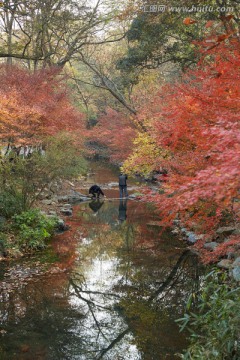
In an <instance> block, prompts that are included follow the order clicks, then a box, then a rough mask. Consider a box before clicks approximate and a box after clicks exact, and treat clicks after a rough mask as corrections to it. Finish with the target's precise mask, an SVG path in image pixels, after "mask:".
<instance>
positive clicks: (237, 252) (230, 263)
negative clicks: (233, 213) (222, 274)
mask: <svg viewBox="0 0 240 360" xmlns="http://www.w3.org/2000/svg"><path fill="white" fill-rule="evenodd" d="M172 233H174V234H179V235H180V236H181V237H182V239H183V240H184V241H186V243H187V244H188V245H189V249H190V250H191V251H192V252H194V253H195V254H198V255H200V252H199V250H197V249H196V247H193V246H192V245H195V244H196V243H197V242H198V241H201V242H203V249H204V250H206V251H208V252H216V253H217V252H218V249H219V247H220V246H221V245H222V244H224V245H226V246H228V244H229V245H230V250H229V251H228V252H227V254H226V255H223V256H221V253H220V255H219V258H218V259H217V260H216V261H215V262H214V264H215V265H216V266H217V267H218V268H219V269H223V270H226V271H228V272H229V275H230V277H231V278H232V279H234V280H235V281H236V282H240V243H238V244H234V245H232V246H231V240H232V238H231V236H232V235H239V234H240V226H239V225H229V226H222V227H219V228H218V229H217V230H216V231H215V233H214V234H213V235H211V236H210V235H206V234H196V233H195V232H194V231H189V230H188V229H187V228H186V227H183V226H182V225H181V223H180V221H179V220H174V228H173V230H172Z"/></svg>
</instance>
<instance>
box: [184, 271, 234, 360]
mask: <svg viewBox="0 0 240 360" xmlns="http://www.w3.org/2000/svg"><path fill="white" fill-rule="evenodd" d="M239 298H240V288H234V287H232V286H231V284H228V283H227V282H226V275H225V274H221V273H220V272H218V271H213V272H211V273H210V274H208V275H207V276H206V279H205V284H204V287H203V289H202V290H201V293H200V294H199V295H198V296H197V299H196V300H197V302H196V304H195V306H196V308H195V311H194V312H190V311H189V310H190V308H193V298H191V299H189V302H188V312H187V313H186V314H185V315H184V317H183V318H182V319H179V320H177V321H178V322H180V324H181V330H183V329H184V328H185V327H187V328H188V330H189V331H190V333H191V336H190V340H191V345H190V347H189V348H188V350H187V351H186V353H185V354H183V355H182V359H184V360H198V359H199V360H239V359H240V330H239V329H240V302H239Z"/></svg>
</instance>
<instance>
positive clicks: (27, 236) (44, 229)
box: [12, 209, 57, 250]
mask: <svg viewBox="0 0 240 360" xmlns="http://www.w3.org/2000/svg"><path fill="white" fill-rule="evenodd" d="M12 220H13V223H12V228H13V230H14V231H15V232H16V236H17V239H18V240H17V242H18V244H17V245H18V246H20V248H22V249H25V250H28V249H32V250H36V249H42V248H44V247H45V246H46V240H47V239H49V238H50V237H51V236H52V235H53V232H54V228H55V227H56V223H57V219H56V218H49V217H46V216H45V215H43V214H41V212H40V211H39V210H38V209H33V210H29V211H25V212H22V213H21V214H19V215H15V216H13V218H12Z"/></svg>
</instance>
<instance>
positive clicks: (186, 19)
mask: <svg viewBox="0 0 240 360" xmlns="http://www.w3.org/2000/svg"><path fill="white" fill-rule="evenodd" d="M196 22H197V20H194V19H191V18H190V17H187V18H185V19H184V20H183V24H184V25H192V24H195V23H196Z"/></svg>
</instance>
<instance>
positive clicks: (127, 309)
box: [70, 251, 197, 359]
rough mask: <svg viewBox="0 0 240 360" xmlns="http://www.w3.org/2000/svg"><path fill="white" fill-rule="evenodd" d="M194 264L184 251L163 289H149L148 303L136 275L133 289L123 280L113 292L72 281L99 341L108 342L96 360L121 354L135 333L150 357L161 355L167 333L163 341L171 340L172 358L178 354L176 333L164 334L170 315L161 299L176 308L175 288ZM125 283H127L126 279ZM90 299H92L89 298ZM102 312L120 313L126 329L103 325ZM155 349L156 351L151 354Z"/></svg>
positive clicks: (161, 287) (182, 337)
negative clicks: (123, 344)
mask: <svg viewBox="0 0 240 360" xmlns="http://www.w3.org/2000/svg"><path fill="white" fill-rule="evenodd" d="M191 260H192V256H191V254H190V252H189V251H184V252H183V253H182V254H180V256H179V257H178V259H177V261H176V263H175V264H174V265H173V266H172V267H171V269H170V270H169V273H168V275H167V277H166V278H165V279H164V281H163V282H162V283H161V284H160V285H159V284H158V283H157V282H156V283H155V288H154V289H153V287H152V285H151V289H149V292H148V295H149V296H148V297H146V296H145V297H144V299H143V296H142V295H143V294H142V293H141V289H142V284H141V278H139V277H137V279H136V278H134V277H135V275H136V273H132V277H130V278H129V277H128V279H127V283H128V284H129V281H130V280H131V282H132V283H131V284H130V285H128V286H126V284H124V283H123V278H122V279H120V280H119V283H120V286H115V287H114V288H113V289H112V291H91V290H88V289H87V290H86V289H85V286H87V284H80V285H79V283H78V280H73V279H71V280H70V284H71V286H72V289H73V291H74V293H75V295H76V296H77V297H78V298H79V299H80V300H82V301H83V302H85V303H86V304H87V307H88V310H89V312H90V314H91V316H92V319H93V322H94V323H95V327H96V329H97V330H98V331H97V333H96V334H95V338H96V339H97V338H99V336H100V334H101V335H102V336H103V337H104V340H105V342H104V343H102V348H101V349H99V350H98V353H97V352H96V349H95V350H94V349H92V351H93V352H94V351H95V352H96V359H102V358H104V356H105V355H106V354H108V353H110V354H111V355H110V356H113V354H117V353H118V351H117V349H118V346H119V343H121V342H122V340H123V338H124V337H125V336H126V335H127V334H129V333H133V334H134V335H135V340H136V341H137V343H138V347H139V349H142V351H143V352H145V351H146V347H147V348H148V350H147V352H148V353H150V352H152V351H155V353H154V354H155V355H156V354H158V352H157V351H162V348H161V346H160V345H159V334H161V333H163V337H165V339H167V340H166V341H167V342H170V344H171V345H169V348H171V347H172V349H173V353H172V355H173V354H174V351H176V350H177V347H176V344H175V345H174V341H175V340H174V338H172V333H171V332H170V335H167V334H164V332H165V327H166V321H167V322H169V314H167V312H166V309H165V307H164V308H161V303H160V300H159V299H161V301H162V300H163V299H164V297H166V298H167V299H168V301H169V302H170V303H171V304H172V305H173V299H172V301H170V295H172V297H173V298H174V294H175V292H174V290H173V287H179V286H180V287H182V278H181V275H180V274H183V273H184V278H185V282H186V281H189V278H188V275H189V271H190V269H189V261H191ZM194 263H195V265H196V261H194V262H193V263H192V264H191V266H192V265H193V264H194ZM196 274H197V272H196ZM191 275H193V274H190V276H191ZM124 279H126V277H125V276H124ZM142 280H143V281H145V278H144V277H143V278H142ZM155 280H156V279H155ZM195 280H196V277H195V275H193V279H192V281H193V282H194V281H195ZM178 281H179V283H178ZM157 284H158V285H157ZM185 285H186V284H185ZM171 291H172V293H171ZM120 294H121V296H120ZM187 294H188V295H189V291H187ZM86 295H87V296H88V297H86ZM99 295H100V298H101V301H104V304H106V305H105V306H102V305H101V304H99ZM144 295H146V294H144ZM113 300H118V302H117V303H115V301H113ZM156 301H157V302H158V307H157V308H156V307H155V306H153V305H154V304H155V302H156ZM181 301H182V302H183V303H184V304H185V296H182V298H181ZM107 304H110V305H107ZM163 304H164V303H163ZM182 305H183V304H182ZM99 310H100V311H101V310H105V311H107V312H108V311H111V316H113V317H116V313H115V311H116V310H117V312H118V316H120V317H122V319H123V320H124V322H123V323H122V326H120V327H117V328H115V327H114V326H112V324H111V323H109V324H106V323H105V322H104V323H102V322H101V321H99V320H98V312H99ZM113 313H115V314H114V315H113ZM100 318H101V316H100ZM110 322H111V319H110ZM126 322H127V324H128V325H127V327H126V325H125V328H124V323H126ZM164 323H165V324H164ZM168 326H169V325H168ZM176 326H177V325H176V324H175V323H174V320H172V323H171V326H170V327H171V329H173V328H174V327H176ZM108 327H110V328H111V334H109V329H108ZM171 339H172V340H171ZM171 341H172V342H171ZM184 341H185V337H184V335H179V338H178V342H180V343H184ZM160 343H161V342H160ZM163 344H164V341H163ZM150 345H151V346H150ZM184 345H185V343H184ZM174 346H175V347H174ZM152 347H153V349H154V350H151V348H152ZM114 348H116V349H115V350H114V351H115V352H113V349H114ZM154 354H153V356H154ZM159 356H160V355H159ZM153 358H154V357H153Z"/></svg>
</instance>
